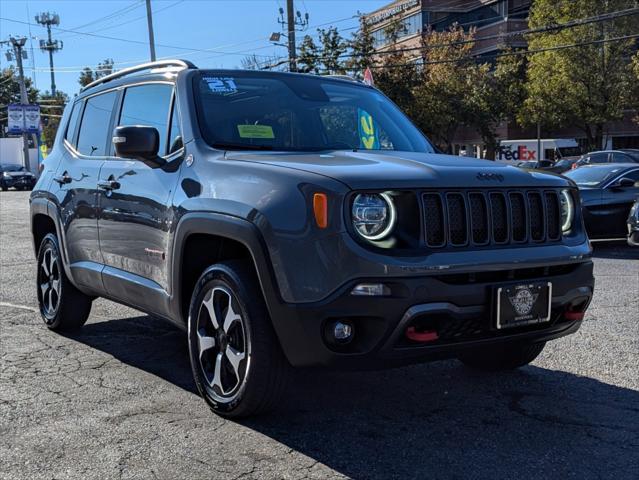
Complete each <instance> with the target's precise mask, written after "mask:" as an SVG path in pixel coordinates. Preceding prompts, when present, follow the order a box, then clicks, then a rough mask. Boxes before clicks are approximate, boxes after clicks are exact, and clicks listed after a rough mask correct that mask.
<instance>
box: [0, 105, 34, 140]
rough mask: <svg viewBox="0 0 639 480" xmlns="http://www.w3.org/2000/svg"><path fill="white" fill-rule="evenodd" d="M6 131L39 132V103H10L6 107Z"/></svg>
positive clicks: (14, 132) (17, 132)
mask: <svg viewBox="0 0 639 480" xmlns="http://www.w3.org/2000/svg"><path fill="white" fill-rule="evenodd" d="M7 117H8V133H10V134H20V133H39V132H40V105H18V104H11V105H9V106H8V108H7Z"/></svg>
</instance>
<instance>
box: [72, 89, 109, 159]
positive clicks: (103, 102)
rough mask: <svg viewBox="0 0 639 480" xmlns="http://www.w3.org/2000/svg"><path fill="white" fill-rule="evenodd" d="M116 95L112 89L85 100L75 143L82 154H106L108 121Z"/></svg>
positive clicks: (93, 155) (97, 155)
mask: <svg viewBox="0 0 639 480" xmlns="http://www.w3.org/2000/svg"><path fill="white" fill-rule="evenodd" d="M116 96H117V93H116V92H114V91H113V92H108V93H104V94H102V95H96V96H95V97H91V98H89V99H88V100H87V101H86V103H85V105H86V106H85V107H84V114H83V115H82V123H81V124H80V133H79V134H78V145H77V149H78V151H79V152H80V153H81V154H82V155H87V156H90V157H99V156H104V155H106V146H107V139H110V138H111V134H110V133H111V132H109V122H110V121H111V112H112V111H113V104H114V102H115V98H116Z"/></svg>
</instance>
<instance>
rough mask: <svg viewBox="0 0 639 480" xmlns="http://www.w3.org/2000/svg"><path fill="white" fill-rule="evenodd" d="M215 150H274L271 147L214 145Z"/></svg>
mask: <svg viewBox="0 0 639 480" xmlns="http://www.w3.org/2000/svg"><path fill="white" fill-rule="evenodd" d="M213 148H218V149H220V150H273V147H271V146H270V145H243V144H241V143H214V144H213Z"/></svg>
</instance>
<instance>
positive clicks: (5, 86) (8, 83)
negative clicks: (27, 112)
mask: <svg viewBox="0 0 639 480" xmlns="http://www.w3.org/2000/svg"><path fill="white" fill-rule="evenodd" d="M24 83H25V85H26V87H27V97H28V99H29V103H36V100H37V99H38V90H36V89H35V88H33V84H32V82H31V79H30V78H28V77H27V78H25V79H24ZM12 103H22V101H21V96H20V82H19V81H18V74H17V72H16V71H15V70H14V69H13V67H10V68H5V69H3V70H2V72H1V73H0V105H2V110H0V112H1V113H0V136H4V134H5V133H4V132H5V130H6V127H7V125H8V122H7V110H6V106H7V105H10V104H12Z"/></svg>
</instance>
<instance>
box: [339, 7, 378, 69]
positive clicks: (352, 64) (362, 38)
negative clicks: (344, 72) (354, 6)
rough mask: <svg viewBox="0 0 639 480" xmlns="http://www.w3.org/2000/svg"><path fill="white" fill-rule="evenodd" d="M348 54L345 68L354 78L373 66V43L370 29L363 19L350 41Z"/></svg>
mask: <svg viewBox="0 0 639 480" xmlns="http://www.w3.org/2000/svg"><path fill="white" fill-rule="evenodd" d="M350 54H351V57H350V58H349V59H348V60H347V61H346V67H347V68H348V69H349V70H350V71H352V72H353V74H354V75H355V76H358V77H362V76H363V75H364V71H365V70H366V69H367V68H369V67H371V66H373V65H374V64H375V41H374V39H373V35H372V33H371V29H370V27H369V26H368V24H367V23H366V22H365V21H364V20H363V19H361V20H360V27H359V30H357V31H356V32H355V33H354V34H353V37H352V39H351V41H350Z"/></svg>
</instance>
